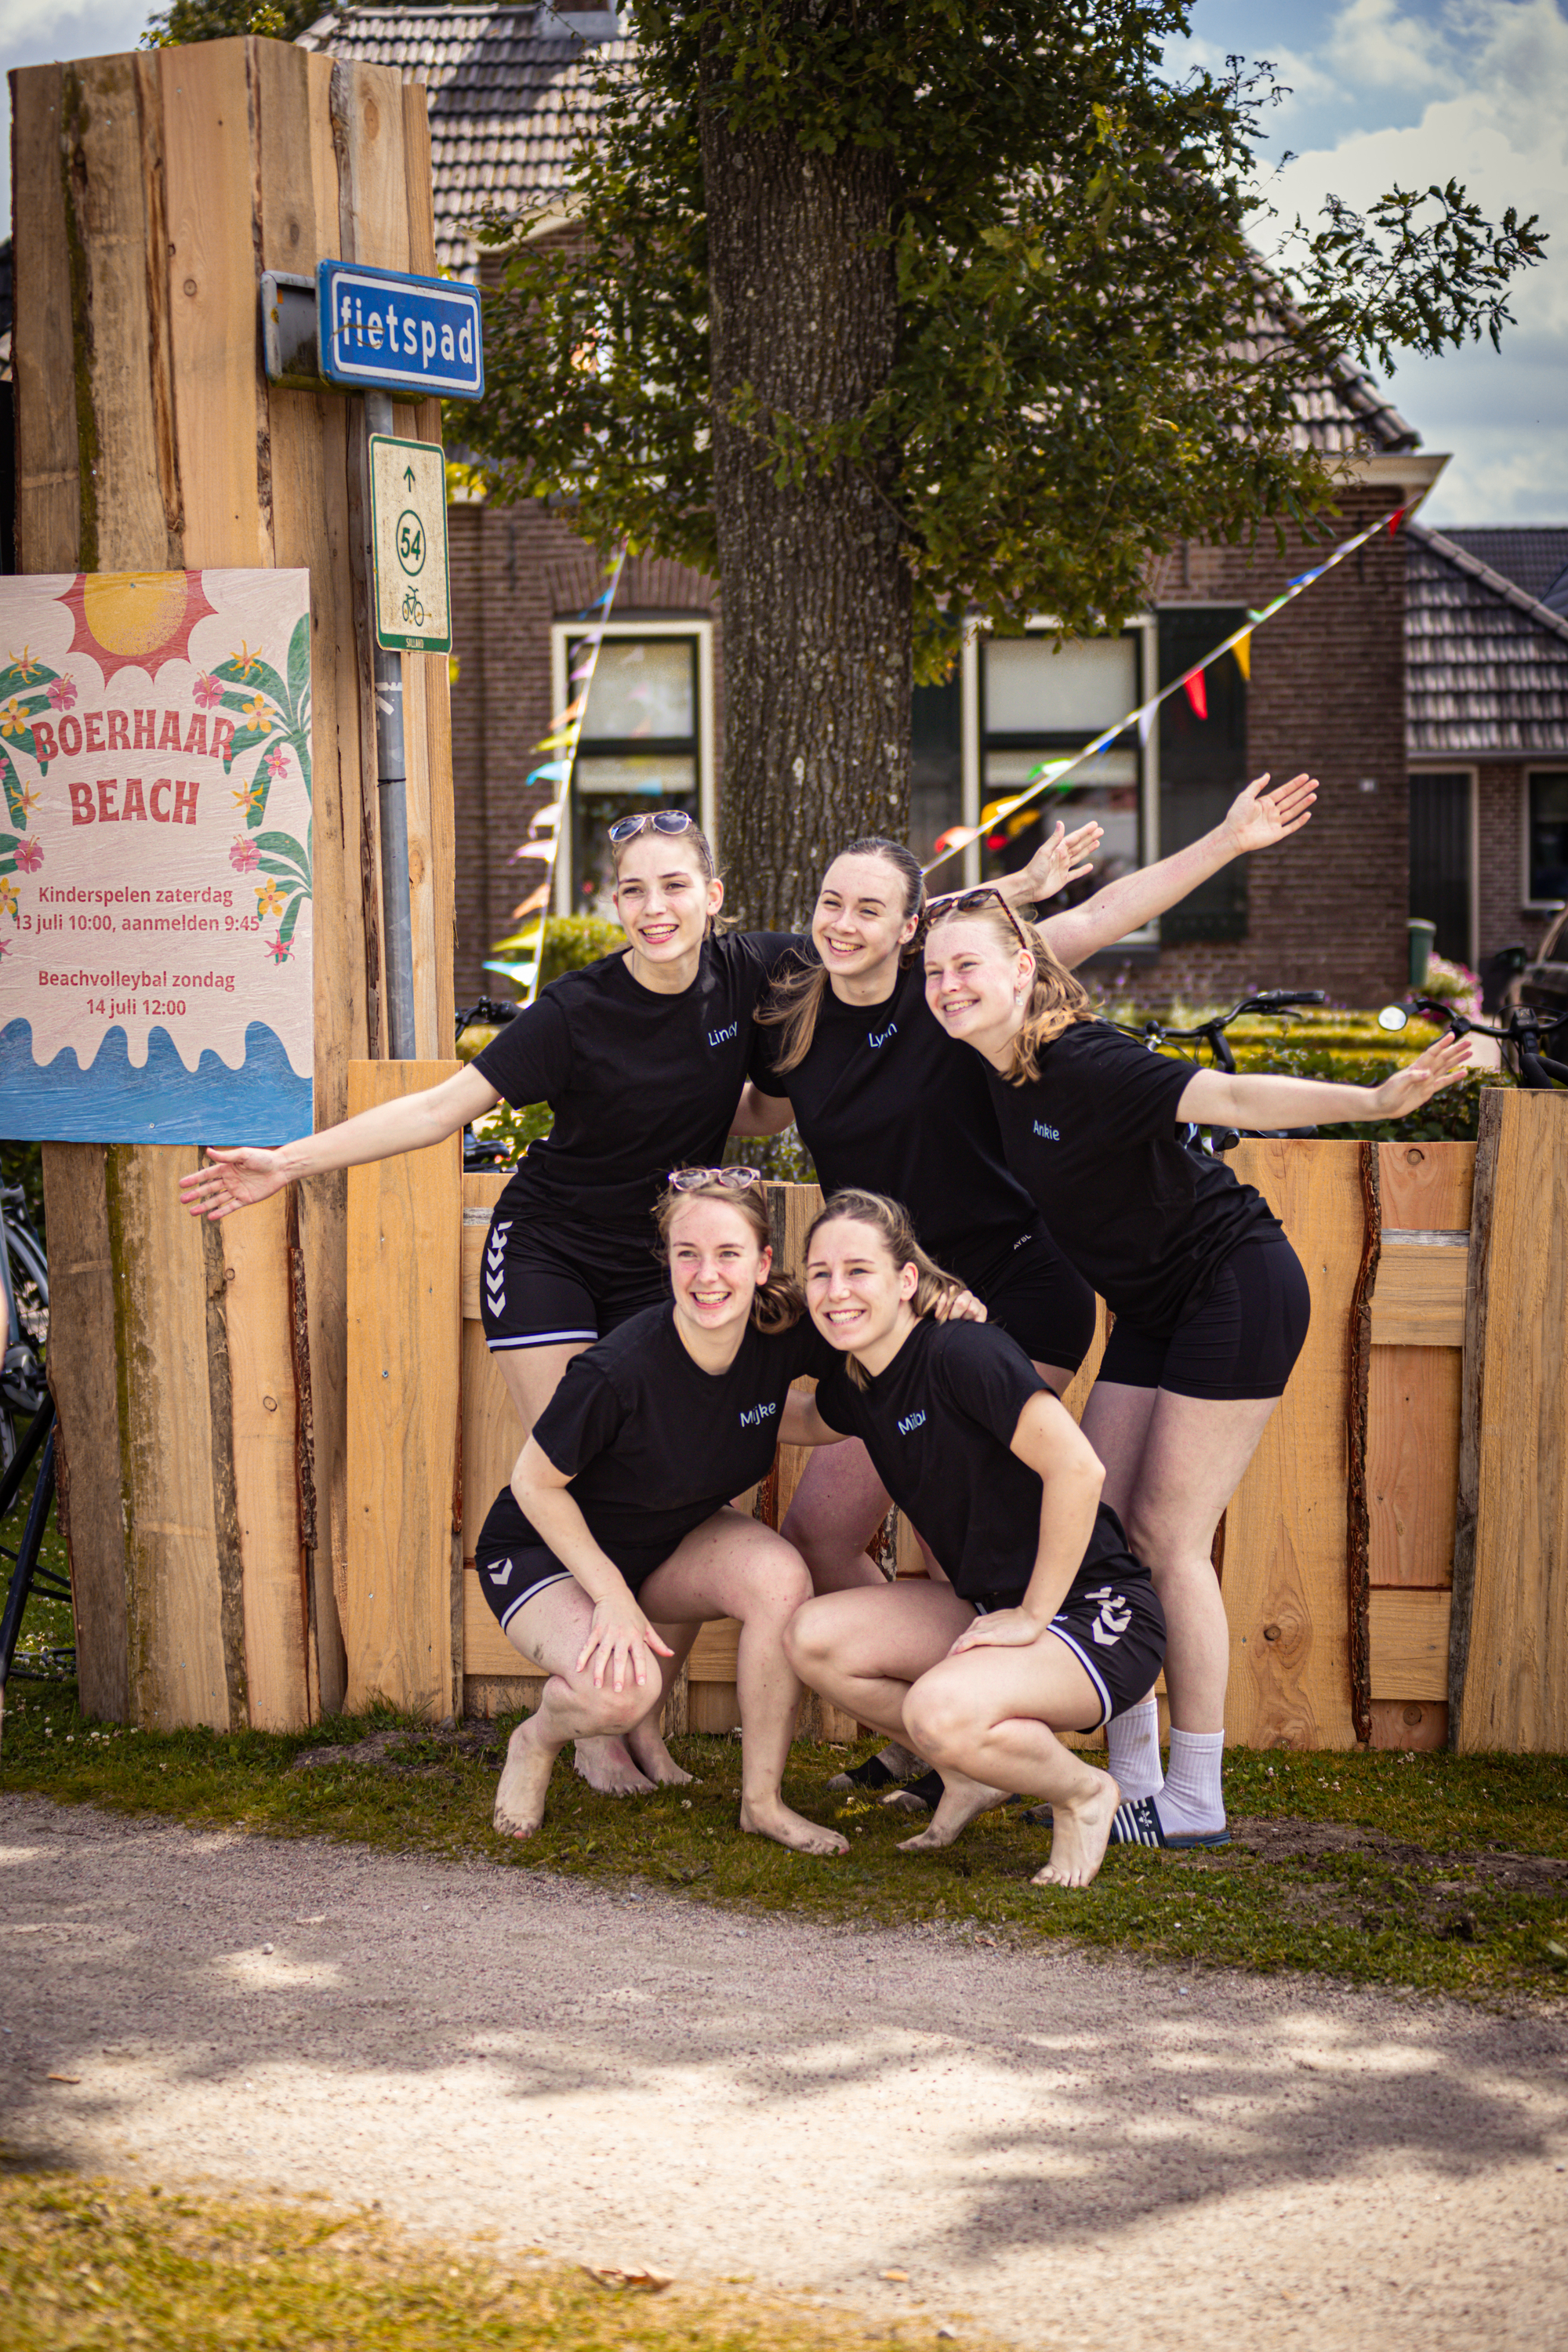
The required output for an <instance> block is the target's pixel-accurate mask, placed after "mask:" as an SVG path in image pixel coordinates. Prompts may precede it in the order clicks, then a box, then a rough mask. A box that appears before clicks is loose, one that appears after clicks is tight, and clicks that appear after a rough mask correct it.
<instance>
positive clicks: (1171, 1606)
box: [925, 891, 1469, 1845]
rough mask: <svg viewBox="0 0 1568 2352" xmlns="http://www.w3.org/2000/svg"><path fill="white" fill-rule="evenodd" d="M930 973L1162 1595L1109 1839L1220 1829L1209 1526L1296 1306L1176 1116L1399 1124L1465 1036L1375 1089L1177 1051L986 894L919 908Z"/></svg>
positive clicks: (1299, 1296)
mask: <svg viewBox="0 0 1568 2352" xmlns="http://www.w3.org/2000/svg"><path fill="white" fill-rule="evenodd" d="M925 974H926V980H925V985H926V992H927V1000H928V1002H929V1003H930V1005H931V1010H932V1012H933V1013H935V1014H936V1016H937V1019H938V1020H939V1021H940V1022H941V1023H942V1026H943V1028H944V1029H945V1030H946V1031H947V1033H948V1034H949V1036H951V1037H953V1038H956V1039H959V1040H961V1041H963V1043H964V1044H966V1045H970V1046H973V1048H974V1049H975V1051H976V1054H977V1055H978V1057H979V1058H980V1059H981V1060H982V1061H983V1062H984V1064H985V1066H987V1071H988V1076H989V1083H990V1087H991V1094H992V1099H993V1102H994V1107H995V1110H996V1113H997V1117H998V1119H999V1122H1000V1126H1001V1131H1002V1137H1003V1141H1004V1144H1005V1150H1006V1154H1007V1163H1008V1165H1009V1167H1010V1168H1011V1169H1012V1170H1013V1171H1014V1173H1015V1174H1016V1176H1017V1177H1018V1179H1019V1181H1021V1182H1022V1183H1023V1184H1025V1185H1026V1187H1027V1189H1028V1191H1029V1192H1030V1194H1031V1196H1032V1197H1033V1199H1034V1200H1035V1201H1036V1202H1037V1203H1038V1204H1039V1207H1040V1209H1041V1212H1042V1213H1043V1214H1044V1215H1045V1216H1046V1217H1047V1218H1048V1220H1049V1222H1050V1225H1051V1230H1052V1232H1053V1234H1055V1236H1056V1238H1057V1240H1058V1243H1059V1244H1060V1245H1061V1247H1062V1249H1063V1250H1064V1251H1065V1252H1066V1254H1067V1255H1068V1257H1069V1258H1070V1259H1071V1260H1072V1262H1073V1264H1074V1265H1076V1266H1077V1267H1078V1268H1079V1272H1080V1273H1081V1274H1082V1275H1083V1276H1085V1277H1086V1279H1087V1280H1089V1282H1091V1283H1092V1284H1093V1285H1094V1286H1095V1287H1096V1289H1097V1290H1099V1292H1100V1296H1101V1297H1103V1298H1104V1300H1105V1302H1106V1305H1107V1306H1108V1307H1110V1309H1111V1311H1112V1312H1113V1314H1114V1315H1115V1317H1116V1324H1115V1328H1114V1329H1113V1331H1112V1333H1111V1336H1110V1342H1109V1344H1108V1345H1107V1348H1106V1351H1105V1356H1104V1360H1103V1361H1102V1363H1101V1365H1100V1375H1099V1378H1098V1380H1097V1381H1096V1383H1095V1386H1094V1390H1093V1391H1092V1393H1091V1395H1090V1397H1089V1403H1088V1405H1087V1407H1086V1409H1085V1412H1084V1418H1083V1427H1084V1433H1085V1435H1086V1437H1087V1438H1088V1439H1089V1442H1090V1443H1091V1444H1092V1445H1093V1446H1094V1449H1095V1451H1096V1453H1097V1454H1099V1455H1100V1459H1101V1461H1102V1462H1103V1463H1104V1464H1105V1469H1106V1495H1107V1497H1108V1499H1109V1500H1110V1503H1111V1505H1112V1506H1113V1507H1114V1508H1115V1509H1116V1511H1117V1512H1118V1513H1119V1515H1120V1516H1121V1519H1122V1522H1123V1524H1124V1525H1125V1527H1126V1528H1127V1531H1128V1536H1129V1538H1130V1540H1131V1543H1132V1545H1133V1548H1134V1549H1135V1550H1136V1552H1137V1554H1138V1557H1139V1558H1140V1559H1146V1560H1147V1561H1148V1563H1149V1565H1150V1568H1151V1569H1152V1571H1153V1576H1154V1581H1155V1584H1156V1586H1157V1587H1158V1589H1159V1592H1160V1597H1161V1600H1162V1601H1163V1603H1164V1608H1165V1614H1166V1618H1167V1620H1168V1622H1169V1625H1170V1648H1169V1652H1168V1654H1167V1656H1166V1661H1165V1681H1166V1686H1167V1689H1168V1691H1169V1694H1170V1705H1171V1727H1172V1728H1171V1764H1170V1770H1169V1773H1168V1774H1167V1775H1166V1776H1165V1777H1164V1779H1163V1780H1162V1777H1161V1772H1160V1749H1159V1738H1158V1717H1157V1715H1156V1713H1155V1709H1154V1702H1153V1700H1152V1697H1151V1698H1150V1699H1149V1700H1148V1701H1147V1703H1146V1705H1145V1706H1144V1707H1143V1708H1142V1710H1141V1711H1134V1713H1133V1716H1132V1718H1131V1720H1126V1719H1124V1720H1123V1721H1122V1722H1121V1723H1120V1724H1118V1725H1114V1726H1113V1727H1112V1730H1111V1744H1110V1769H1111V1771H1112V1773H1113V1774H1114V1775H1115V1777H1116V1779H1117V1780H1118V1781H1119V1782H1120V1783H1121V1785H1122V1788H1123V1792H1124V1796H1125V1798H1126V1802H1124V1804H1123V1806H1122V1808H1121V1813H1120V1814H1119V1815H1118V1819H1117V1825H1116V1829H1115V1831H1114V1832H1113V1835H1114V1836H1115V1837H1116V1838H1117V1839H1118V1840H1122V1839H1126V1840H1131V1841H1134V1842H1137V1843H1143V1844H1157V1845H1171V1844H1219V1843H1224V1841H1225V1838H1226V1828H1225V1804H1224V1799H1223V1795H1222V1793H1221V1779H1220V1762H1221V1756H1222V1752H1223V1748H1224V1719H1225V1718H1224V1709H1225V1690H1226V1677H1227V1675H1228V1672H1229V1664H1230V1645H1229V1639H1228V1635H1227V1632H1226V1616H1225V1607H1224V1603H1223V1601H1222V1600H1221V1597H1220V1591H1219V1586H1218V1583H1217V1581H1216V1580H1215V1573H1214V1570H1213V1567H1212V1565H1211V1554H1212V1549H1213V1542H1214V1533H1215V1528H1216V1527H1217V1525H1218V1523H1219V1518H1220V1515H1221V1513H1222V1512H1223V1511H1224V1509H1225V1507H1226V1504H1227V1503H1228V1502H1229V1500H1230V1498H1231V1496H1232V1495H1233V1494H1234V1493H1235V1492H1236V1489H1237V1486H1239V1485H1240V1483H1241V1478H1242V1475H1243V1473H1244V1472H1245V1470H1246V1468H1247V1464H1248V1462H1250V1460H1251V1459H1252V1455H1253V1453H1254V1450H1255V1449H1256V1447H1257V1444H1258V1439H1259V1438H1260V1437H1261V1436H1262V1434H1263V1430H1264V1427H1265V1424H1266V1423H1267V1422H1268V1418H1269V1416H1270V1414H1271V1413H1272V1412H1273V1411H1274V1408H1275V1405H1276V1404H1277V1403H1278V1402H1279V1397H1280V1395H1281V1394H1282V1392H1283V1391H1284V1387H1285V1383H1286V1381H1287V1380H1288V1379H1289V1373H1290V1369H1291V1366H1292V1365H1293V1364H1294V1362H1295V1360H1296V1357H1297V1355H1298V1354H1299V1353H1300V1349H1301V1347H1302V1344H1303V1342H1304V1341H1305V1339H1306V1336H1307V1325H1308V1319H1309V1316H1310V1298H1309V1293H1308V1285H1307V1279H1306V1276H1305V1275H1304V1274H1303V1272H1302V1269H1301V1266H1300V1262H1299V1260H1298V1259H1297V1257H1296V1254H1295V1252H1294V1251H1293V1250H1292V1249H1291V1247H1290V1244H1289V1241H1288V1240H1287V1239H1286V1237H1285V1234H1284V1233H1283V1232H1282V1230H1281V1228H1280V1226H1279V1223H1278V1221H1277V1220H1276V1219H1275V1217H1274V1216H1273V1214H1272V1213H1271V1212H1270V1211H1269V1209H1268V1204H1267V1202H1264V1201H1263V1199H1262V1198H1261V1196H1260V1195H1259V1194H1258V1193H1257V1192H1254V1191H1253V1189H1252V1187H1251V1186H1250V1185H1247V1184H1242V1183H1239V1182H1238V1181H1237V1178H1236V1176H1235V1175H1234V1174H1233V1172H1232V1171H1231V1170H1230V1169H1229V1168H1228V1167H1226V1163H1225V1161H1224V1160H1219V1159H1215V1158H1214V1157H1212V1156H1211V1155H1210V1154H1209V1153H1207V1152H1205V1151H1203V1150H1199V1149H1197V1148H1196V1147H1195V1146H1189V1144H1187V1143H1186V1142H1185V1141H1184V1140H1183V1139H1180V1138H1179V1137H1178V1135H1177V1132H1176V1129H1177V1125H1178V1122H1193V1123H1195V1124H1199V1125H1205V1126H1208V1125H1212V1126H1215V1127H1232V1126H1234V1127H1242V1128H1276V1129H1278V1128H1285V1127H1301V1126H1310V1125H1325V1124H1329V1123H1337V1122H1339V1121H1342V1120H1348V1119H1386V1118H1400V1117H1403V1116H1404V1115H1405V1113H1406V1112H1408V1111H1413V1110H1415V1109H1417V1108H1419V1106H1420V1105H1421V1104H1422V1103H1424V1102H1426V1100H1427V1099H1428V1097H1430V1096H1432V1095H1434V1094H1435V1093H1436V1091H1437V1089H1438V1088H1439V1087H1444V1086H1447V1085H1448V1084H1449V1083H1450V1081H1451V1080H1453V1079H1454V1078H1456V1077H1458V1076H1459V1075H1460V1073H1461V1071H1462V1070H1463V1067H1464V1066H1465V1063H1466V1061H1467V1060H1468V1052H1469V1049H1468V1045H1464V1044H1463V1043H1462V1042H1459V1041H1456V1040H1454V1039H1452V1038H1445V1039H1442V1040H1440V1041H1439V1042H1438V1043H1437V1044H1436V1045H1432V1046H1430V1047H1429V1048H1428V1050H1427V1051H1426V1053H1425V1054H1423V1055H1421V1056H1420V1058H1419V1059H1418V1060H1416V1061H1415V1062H1413V1063H1411V1064H1410V1065H1409V1066H1408V1067H1407V1068H1405V1069H1403V1070H1400V1071H1397V1072H1395V1074H1394V1076H1392V1077H1390V1078H1388V1079H1385V1080H1384V1084H1383V1085H1382V1086H1380V1087H1350V1086H1332V1085H1327V1084H1324V1083H1322V1082H1321V1081H1319V1080H1317V1079H1311V1078H1286V1077H1252V1076H1229V1075H1228V1074H1227V1073H1226V1072H1225V1071H1223V1070H1202V1069H1195V1068H1194V1066H1192V1064H1191V1063H1188V1062H1184V1061H1172V1060H1170V1059H1168V1058H1167V1057H1165V1056H1164V1055H1157V1054H1151V1053H1150V1052H1149V1051H1148V1050H1147V1049H1146V1048H1145V1046H1144V1045H1142V1043H1141V1042H1140V1041H1139V1040H1138V1039H1137V1038H1133V1037H1129V1036H1126V1035H1124V1034H1122V1032H1121V1031H1120V1030H1118V1029H1115V1028H1113V1027H1112V1026H1111V1025H1110V1024H1109V1023H1108V1022H1105V1021H1102V1020H1100V1019H1099V1018H1097V1017H1096V1015H1095V1013H1094V1011H1093V1008H1092V1007H1091V1005H1090V1004H1089V999H1088V997H1087V996H1086V995H1085V994H1084V992H1083V990H1082V989H1081V988H1080V987H1079V984H1078V982H1076V981H1075V980H1073V979H1072V977H1071V976H1070V974H1069V973H1068V972H1067V971H1065V970H1064V968H1063V967H1062V965H1061V964H1060V963H1059V962H1058V960H1057V958H1056V957H1055V956H1054V955H1053V954H1052V953H1051V950H1050V947H1049V945H1048V943H1047V940H1045V939H1044V938H1043V937H1042V936H1041V935H1040V934H1039V933H1037V932H1036V931H1034V930H1032V929H1028V928H1026V927H1024V926H1021V925H1020V924H1019V922H1018V920H1017V919H1016V917H1015V916H1014V915H1013V913H1012V911H1011V910H1010V909H1009V908H1006V907H1005V906H1004V905H1003V904H1002V903H1001V902H1000V901H999V900H998V899H997V898H996V897H995V895H994V893H989V892H984V891H981V892H974V893H971V894H969V895H968V896H966V897H963V898H958V899H957V900H955V901H953V902H952V903H951V904H949V905H948V906H945V907H943V908H941V909H940V910H939V911H938V913H937V914H936V916H935V917H934V919H933V920H932V922H931V927H930V929H929V931H928V933H927V937H926V942H925Z"/></svg>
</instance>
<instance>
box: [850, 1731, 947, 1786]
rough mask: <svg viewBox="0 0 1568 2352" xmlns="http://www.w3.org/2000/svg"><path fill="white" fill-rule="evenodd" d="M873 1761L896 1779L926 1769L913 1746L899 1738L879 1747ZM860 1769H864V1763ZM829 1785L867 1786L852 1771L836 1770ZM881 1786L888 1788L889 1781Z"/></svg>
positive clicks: (908, 1776)
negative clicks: (883, 1746) (910, 1746)
mask: <svg viewBox="0 0 1568 2352" xmlns="http://www.w3.org/2000/svg"><path fill="white" fill-rule="evenodd" d="M871 1761H872V1763H873V1764H879V1765H880V1766H881V1767H882V1769H883V1771H884V1772H886V1773H887V1774H888V1775H889V1778H891V1779H892V1780H911V1779H912V1778H913V1776H914V1775H915V1773H917V1772H920V1771H923V1770H924V1769H925V1768H924V1766H923V1765H922V1764H921V1759H920V1758H919V1757H918V1756H917V1755H916V1754H915V1752H914V1750H913V1748H906V1747H904V1746H903V1744H902V1742H901V1741H900V1740H897V1739H889V1742H888V1744H887V1746H886V1748H879V1749H878V1750H877V1753H876V1755H875V1756H873V1757H872V1759H871ZM860 1769H861V1770H862V1771H864V1769H865V1767H864V1765H862V1766H861V1767H860ZM827 1785H828V1787H829V1788H830V1789H860V1788H863V1787H864V1786H865V1783H864V1782H863V1781H860V1780H856V1779H855V1777H854V1775H853V1774H852V1773H849V1772H835V1774H834V1775H833V1778H832V1780H829V1782H828V1784H827ZM881 1786H882V1787H883V1788H886V1786H887V1782H886V1781H883V1782H882V1783H881Z"/></svg>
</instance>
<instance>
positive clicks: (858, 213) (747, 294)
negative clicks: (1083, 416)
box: [701, 6, 912, 928]
mask: <svg viewBox="0 0 1568 2352" xmlns="http://www.w3.org/2000/svg"><path fill="white" fill-rule="evenodd" d="M805 13H806V10H805V6H803V9H802V14H803V15H804V14H805ZM725 87H726V85H725V83H724V81H723V80H722V79H721V74H720V70H719V69H718V68H717V66H716V62H715V59H714V57H713V55H712V54H711V52H710V54H709V55H708V56H707V57H706V58H705V59H704V69H703V82H702V102H701V122H702V170H703V178H704V183H705V190H706V209H707V218H708V236H709V293H710V339H711V350H712V383H713V493H714V508H715V517H716V525H717V532H718V541H719V569H720V578H721V598H722V611H723V624H724V684H725V694H724V700H725V716H724V795H723V818H722V829H721V845H720V848H721V862H722V865H723V866H724V869H725V872H726V876H727V878H728V882H729V887H730V897H731V910H732V911H733V912H736V913H738V914H740V916H741V917H742V920H743V921H745V922H746V923H748V924H751V925H756V926H760V927H773V926H777V927H780V928H790V927H793V926H794V925H795V924H797V923H799V922H801V921H803V920H804V919H805V918H806V917H807V916H808V914H809V911H810V906H811V900H812V897H813V894H814V892H815V890H816V884H817V882H818V880H819V879H820V877H821V875H822V872H823V868H824V867H825V866H826V863H827V862H828V860H829V859H830V858H831V857H832V856H833V855H834V853H835V852H836V851H837V849H838V848H839V847H841V846H842V845H843V844H844V843H845V842H847V841H848V840H852V839H853V838H854V837H855V836H856V835H860V834H870V833H881V834H890V835H894V836H895V837H896V838H899V839H902V838H903V835H904V833H905V831H906V829H907V825H908V821H909V773H910V690H911V677H912V673H911V661H912V652H911V646H912V637H911V593H910V586H911V583H910V572H909V570H908V567H907V565H906V563H905V562H904V560H903V556H902V553H901V551H900V525H899V521H898V518H897V516H896V514H895V512H894V510H893V508H892V506H891V504H890V503H889V499H888V497H887V495H886V493H887V488H888V486H889V479H890V476H889V474H888V472H887V471H886V465H887V463H889V462H890V461H884V472H883V475H882V477H881V478H878V477H877V476H876V474H875V472H868V471H867V470H865V469H862V468H860V467H851V466H849V465H843V464H841V465H838V466H836V467H833V468H832V469H831V470H830V471H828V472H826V473H824V474H818V473H817V472H816V471H815V470H813V469H811V468H810V467H808V468H807V471H806V476H805V479H804V480H801V481H799V482H793V481H792V482H787V483H785V484H784V485H783V486H782V487H781V486H780V485H779V484H778V482H777V480H776V479H775V475H776V471H777V461H776V459H774V458H773V457H772V456H771V455H770V453H769V451H768V450H767V448H766V447H765V446H763V442H762V441H761V440H760V439H759V438H758V429H759V428H765V427H766V425H768V423H769V421H770V419H771V418H772V416H773V415H774V414H775V413H780V412H782V414H783V415H784V416H786V417H790V418H793V419H795V421H796V422H797V423H798V424H799V425H802V426H804V427H805V428H806V429H807V430H810V429H811V428H814V427H820V426H823V425H833V424H837V423H840V422H843V421H846V420H848V419H851V418H853V417H855V416H856V415H858V414H859V413H860V412H861V411H862V410H864V408H865V407H866V405H867V404H868V401H870V400H871V399H872V398H873V397H874V395H875V394H877V392H878V391H879V389H880V388H881V387H882V385H883V384H884V383H886V382H887V379H888V376H889V371H890V370H891V367H892V363H893V359H894V354H895V351H896V347H897V334H898V320H897V307H896V301H895V280H894V270H893V259H892V255H891V253H890V252H889V250H888V249H887V247H885V246H882V245H879V243H878V242H877V240H878V238H879V236H882V235H883V234H884V233H885V232H886V230H887V227H888V225H889V217H890V214H891V209H892V204H893V198H894V194H895V188H896V175H895V169H894V165H893V163H891V161H890V160H889V157H887V156H886V155H884V154H880V153H877V152H864V151H861V150H858V149H855V148H852V147H844V148H841V149H839V151H838V152H837V153H835V154H831V155H829V154H821V153H816V152H805V150H803V149H802V148H800V147H799V146H798V145H797V144H796V143H795V140H794V139H793V138H792V137H791V136H790V135H789V134H788V133H787V131H784V132H781V131H766V132H763V131H747V130H743V129H742V130H740V131H737V130H736V129H735V128H734V127H733V126H732V125H731V123H730V122H729V121H727V120H726V116H725V110H724V107H723V95H724V89H725ZM746 393H749V394H751V395H752V396H754V399H755V402H756V404H757V407H758V412H759V413H758V416H757V423H756V427H753V428H751V429H748V427H747V426H746V425H744V424H743V423H736V422H731V421H730V417H731V407H732V405H733V404H734V403H735V401H736V399H737V396H738V395H742V394H746Z"/></svg>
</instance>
